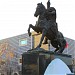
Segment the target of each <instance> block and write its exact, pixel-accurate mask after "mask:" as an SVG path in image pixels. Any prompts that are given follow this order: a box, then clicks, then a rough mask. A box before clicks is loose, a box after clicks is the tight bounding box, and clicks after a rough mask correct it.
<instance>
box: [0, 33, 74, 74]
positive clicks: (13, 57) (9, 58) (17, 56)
mask: <svg viewBox="0 0 75 75" xmlns="http://www.w3.org/2000/svg"><path fill="white" fill-rule="evenodd" d="M40 37H41V34H37V33H35V32H32V36H31V37H29V36H28V34H27V33H26V34H21V35H18V36H14V37H10V38H6V39H3V40H0V73H4V75H11V74H13V73H15V72H17V73H21V63H22V61H21V59H22V54H23V53H24V52H26V51H28V50H30V49H32V48H35V47H36V46H37V45H38V43H39V40H40ZM65 39H66V41H67V46H66V48H65V50H64V52H63V53H64V54H69V55H72V59H73V68H74V66H75V46H74V45H75V40H72V39H70V38H66V37H65ZM42 48H44V49H45V50H50V51H54V48H53V47H52V46H51V45H49V44H46V45H42ZM74 71H75V69H74ZM20 75H21V74H20Z"/></svg>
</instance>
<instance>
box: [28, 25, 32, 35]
mask: <svg viewBox="0 0 75 75" xmlns="http://www.w3.org/2000/svg"><path fill="white" fill-rule="evenodd" d="M31 27H32V24H29V28H28V34H29V36H31V32H30V28H31Z"/></svg>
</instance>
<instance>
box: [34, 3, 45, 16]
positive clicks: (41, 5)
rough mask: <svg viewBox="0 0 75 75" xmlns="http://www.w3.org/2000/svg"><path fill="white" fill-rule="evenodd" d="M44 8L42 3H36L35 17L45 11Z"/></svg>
mask: <svg viewBox="0 0 75 75" xmlns="http://www.w3.org/2000/svg"><path fill="white" fill-rule="evenodd" d="M45 9H46V8H45V6H44V5H43V4H42V3H38V4H37V7H36V11H35V14H34V16H35V17H37V16H38V15H41V14H42V13H43V12H44V11H45Z"/></svg>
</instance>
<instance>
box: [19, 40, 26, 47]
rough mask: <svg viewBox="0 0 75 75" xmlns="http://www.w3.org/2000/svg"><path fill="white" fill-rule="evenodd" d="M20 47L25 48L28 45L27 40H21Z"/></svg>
mask: <svg viewBox="0 0 75 75" xmlns="http://www.w3.org/2000/svg"><path fill="white" fill-rule="evenodd" d="M19 45H20V46H25V45H27V39H20V40H19Z"/></svg>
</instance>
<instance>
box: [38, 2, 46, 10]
mask: <svg viewBox="0 0 75 75" xmlns="http://www.w3.org/2000/svg"><path fill="white" fill-rule="evenodd" d="M37 5H38V6H40V7H41V8H42V9H46V8H45V6H44V5H43V4H42V2H41V3H38V4H37Z"/></svg>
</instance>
